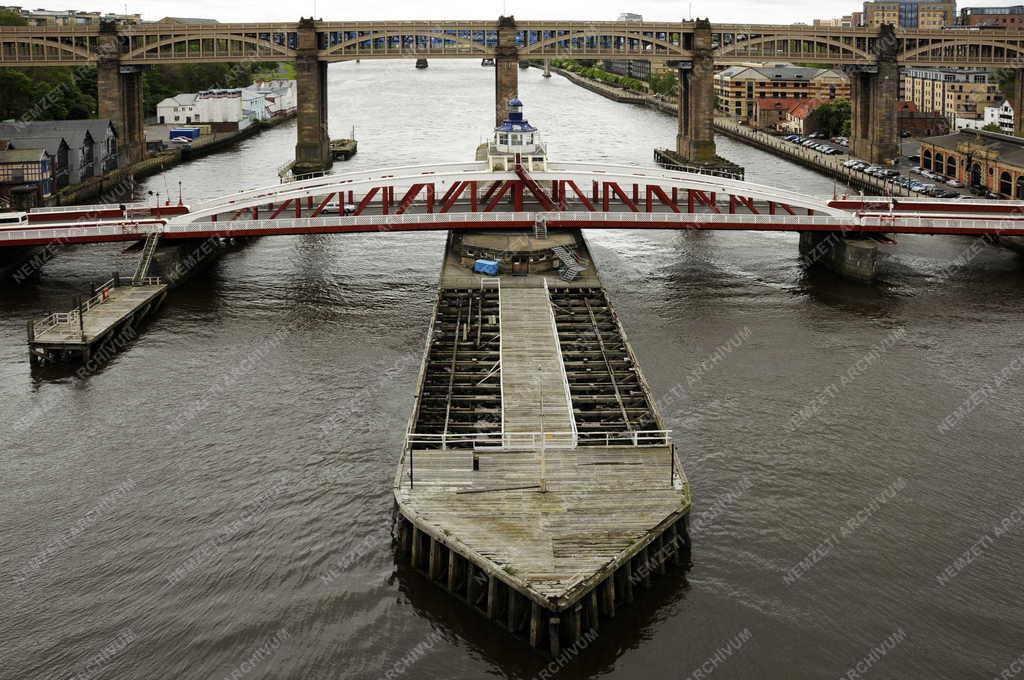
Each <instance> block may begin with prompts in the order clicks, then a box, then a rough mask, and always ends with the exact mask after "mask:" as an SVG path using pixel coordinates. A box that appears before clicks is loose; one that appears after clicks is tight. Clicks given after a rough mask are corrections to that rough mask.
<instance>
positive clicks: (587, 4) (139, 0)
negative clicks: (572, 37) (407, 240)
mask: <svg viewBox="0 0 1024 680" xmlns="http://www.w3.org/2000/svg"><path fill="white" fill-rule="evenodd" d="M1017 1H1018V2H1019V0H1017ZM66 4H67V5H68V6H74V7H75V8H76V9H79V10H89V11H96V10H99V11H102V12H123V11H124V10H125V3H124V2H117V1H116V0H115V1H112V2H107V1H104V2H92V3H89V2H74V3H71V2H68V3H66ZM1011 4H1014V2H1012V1H1011V2H1006V1H1004V2H998V1H995V2H994V1H993V0H987V1H986V0H980V1H975V2H967V3H963V6H969V7H991V6H999V5H1011ZM23 5H24V6H26V7H28V6H46V7H48V8H50V9H57V8H58V5H60V3H58V2H56V0H48V1H47V2H45V3H43V2H36V3H35V4H34V5H31V4H29V3H23ZM63 6H64V5H60V7H63ZM315 6H316V13H317V16H318V17H321V18H323V19H333V20H336V21H337V20H346V19H351V20H361V19H438V18H460V19H493V18H496V17H497V16H498V15H500V14H502V13H503V11H504V12H505V13H509V14H514V15H515V16H517V17H520V18H524V19H590V20H595V19H600V20H603V19H615V18H616V17H617V16H618V15H619V13H620V12H635V13H638V14H643V15H644V18H645V19H652V20H654V19H657V20H662V21H677V20H679V19H683V18H687V17H689V16H690V15H691V9H690V8H691V6H692V15H693V16H700V17H704V16H707V17H710V19H711V21H712V22H715V21H718V22H723V23H745V22H750V23H793V22H796V21H803V22H806V23H810V22H811V20H812V19H814V18H831V17H838V16H842V15H843V14H849V13H850V12H851V11H853V10H856V9H858V8H860V7H861V6H862V4H861V3H859V2H848V1H845V0H816V1H812V0H761V1H760V2H758V1H757V0H740V1H738V2H737V1H724V2H713V1H711V0H695V1H694V2H692V3H690V2H686V1H676V0H619V1H617V2H609V1H608V0H596V1H595V0H555V1H554V2H552V1H551V0H484V1H483V2H477V1H475V0H444V1H443V2H425V1H424V0H385V1H381V2H345V3H340V2H329V1H328V0H317V2H316V3H315ZM313 7H314V0H297V1H296V2H280V0H249V1H248V2H237V0H236V1H231V0H175V1H174V2H170V1H168V0H129V2H128V3H127V8H128V11H130V12H139V13H141V14H142V15H143V16H144V18H146V19H159V18H161V17H164V16H187V17H209V18H213V19H219V20H221V21H294V20H296V19H298V18H299V16H310V15H311V14H312V13H313Z"/></svg>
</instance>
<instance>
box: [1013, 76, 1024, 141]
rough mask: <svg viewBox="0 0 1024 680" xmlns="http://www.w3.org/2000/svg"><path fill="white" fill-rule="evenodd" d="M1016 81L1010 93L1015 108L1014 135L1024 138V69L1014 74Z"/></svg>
mask: <svg viewBox="0 0 1024 680" xmlns="http://www.w3.org/2000/svg"><path fill="white" fill-rule="evenodd" d="M1014 76H1016V79H1015V80H1014V81H1013V91H1012V92H1011V93H1010V106H1012V107H1013V134H1015V135H1017V136H1018V137H1024V115H1021V114H1018V113H1017V112H1018V111H1022V112H1024V69H1017V70H1016V71H1015V72H1014Z"/></svg>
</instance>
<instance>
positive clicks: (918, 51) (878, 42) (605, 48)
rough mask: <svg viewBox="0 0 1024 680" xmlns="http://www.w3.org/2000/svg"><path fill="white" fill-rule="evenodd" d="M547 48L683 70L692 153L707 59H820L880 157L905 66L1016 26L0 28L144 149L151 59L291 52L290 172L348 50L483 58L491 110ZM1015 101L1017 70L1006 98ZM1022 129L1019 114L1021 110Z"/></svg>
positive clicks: (698, 143)
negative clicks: (93, 85) (95, 83)
mask: <svg viewBox="0 0 1024 680" xmlns="http://www.w3.org/2000/svg"><path fill="white" fill-rule="evenodd" d="M552 57H563V58H576V59H608V58H614V59H624V58H630V59H649V60H652V61H655V62H661V63H665V64H669V65H672V66H674V67H676V68H678V69H679V74H680V76H681V77H680V88H679V90H680V92H679V103H680V107H679V111H680V113H679V133H678V135H677V140H676V146H677V151H678V152H679V153H680V154H681V155H682V156H684V157H686V158H688V159H690V160H691V161H693V162H702V161H706V160H708V159H710V158H712V157H713V156H714V139H713V133H712V118H713V115H714V112H713V102H714V88H713V74H714V69H715V67H716V66H719V65H721V66H724V65H729V64H734V63H741V62H745V61H750V60H757V59H772V60H788V61H797V62H816V63H828V64H834V65H837V66H841V67H842V68H844V69H845V70H847V72H848V73H849V75H850V77H851V99H852V105H853V112H854V113H853V116H854V123H853V132H852V135H851V138H852V139H851V143H852V151H853V153H854V154H855V155H857V156H860V157H862V158H865V159H867V160H871V161H873V162H880V161H883V160H887V159H890V158H893V157H895V156H896V155H897V152H898V139H897V137H896V134H897V126H896V125H895V122H896V102H897V99H898V87H899V83H898V71H899V68H900V67H901V66H951V65H956V66H977V67H999V68H1012V69H1017V70H1020V67H1021V64H1022V63H1024V35H1019V34H1018V33H1017V32H1013V31H995V30H989V31H979V30H959V29H949V30H903V29H899V30H897V29H894V28H893V27H892V26H883V27H882V28H881V29H874V28H836V27H819V26H815V27H809V26H773V25H753V24H751V25H737V24H714V25H713V24H711V23H710V22H708V21H707V20H698V21H694V22H617V21H516V20H515V19H514V18H512V17H500V18H499V19H498V20H497V21H458V20H448V21H397V22H395V21H360V22H335V21H314V20H312V19H303V20H301V21H299V22H296V23H265V24H188V23H142V24H138V25H125V26H120V25H115V24H101V25H99V26H71V27H55V28H44V27H3V28H0V66H16V67H31V66H72V67H74V66H84V65H95V66H97V69H98V79H99V93H100V101H99V115H100V116H101V117H103V118H110V119H111V120H113V121H114V123H115V125H116V126H117V129H118V132H119V133H120V134H121V138H122V144H123V149H124V153H125V155H126V157H127V158H129V160H132V161H134V160H138V159H139V158H141V157H142V156H143V155H144V153H145V143H144V134H143V122H142V115H143V112H142V87H141V77H140V72H141V70H142V69H144V68H146V67H147V66H149V65H152V64H168V63H186V62H187V63H198V62H234V61H250V62H251V61H264V62H279V61H286V62H293V63H295V64H296V67H297V68H296V71H297V74H298V76H297V77H298V97H299V107H298V108H299V111H298V140H297V144H296V171H297V172H298V173H304V172H309V171H314V170H319V169H323V168H325V167H327V166H328V165H330V163H331V156H330V149H329V139H328V136H327V125H326V121H327V80H326V68H327V65H328V64H330V63H331V62H337V61H346V60H352V59H411V58H429V59H459V58H472V59H481V58H490V59H494V60H495V63H496V75H495V90H496V96H495V104H496V106H495V110H496V118H497V119H498V120H499V121H500V119H501V117H502V115H503V113H504V109H503V107H504V102H506V101H507V100H508V99H510V98H511V96H512V95H513V94H515V93H516V90H517V89H518V81H517V79H518V69H517V68H516V66H517V63H518V62H519V61H520V60H525V59H549V58H552ZM1012 99H1013V101H1012V103H1013V105H1014V107H1015V108H1017V107H1024V78H1021V77H1018V78H1017V89H1016V92H1015V94H1014V97H1013V98H1012ZM1016 125H1017V126H1018V130H1017V131H1018V132H1022V131H1024V116H1018V120H1017V122H1016Z"/></svg>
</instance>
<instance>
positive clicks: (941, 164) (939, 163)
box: [935, 153, 946, 172]
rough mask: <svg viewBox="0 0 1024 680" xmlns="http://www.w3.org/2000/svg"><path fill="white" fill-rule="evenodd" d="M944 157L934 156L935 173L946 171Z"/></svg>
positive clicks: (938, 154) (939, 154)
mask: <svg viewBox="0 0 1024 680" xmlns="http://www.w3.org/2000/svg"><path fill="white" fill-rule="evenodd" d="M945 160H946V159H945V157H944V156H943V155H942V154H941V153H936V154H935V172H944V171H945V169H946V163H945Z"/></svg>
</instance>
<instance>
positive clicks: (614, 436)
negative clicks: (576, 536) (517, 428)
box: [405, 430, 672, 450]
mask: <svg viewBox="0 0 1024 680" xmlns="http://www.w3.org/2000/svg"><path fill="white" fill-rule="evenodd" d="M405 444H406V447H407V448H408V449H410V450H412V449H416V448H423V447H428V448H437V447H440V448H441V449H449V448H464V447H467V446H472V447H473V448H475V449H539V448H540V447H541V444H543V445H544V447H545V448H548V449H558V448H565V449H571V448H577V447H579V446H591V447H602V448H613V447H632V448H643V447H657V446H670V445H671V444H672V430H633V431H626V432H575V431H573V432H490V433H488V432H483V433H462V434H458V433H454V434H420V433H416V432H412V433H409V434H407V435H406V440H405Z"/></svg>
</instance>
